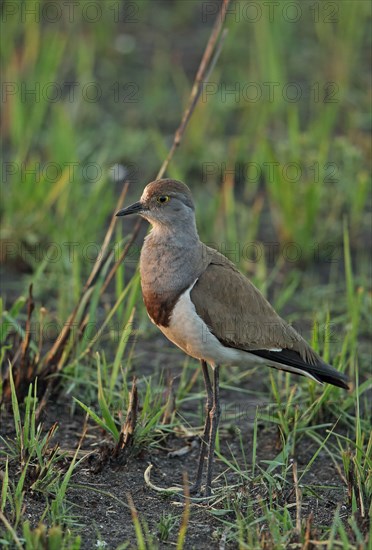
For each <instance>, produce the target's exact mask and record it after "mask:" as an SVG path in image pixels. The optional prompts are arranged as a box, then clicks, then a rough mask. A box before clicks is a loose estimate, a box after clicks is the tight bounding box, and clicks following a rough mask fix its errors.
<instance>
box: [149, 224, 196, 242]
mask: <svg viewBox="0 0 372 550" xmlns="http://www.w3.org/2000/svg"><path fill="white" fill-rule="evenodd" d="M147 238H148V239H149V240H150V241H152V242H154V243H155V242H159V243H160V242H162V241H165V242H169V240H171V241H172V242H174V244H176V243H177V244H178V245H179V246H188V245H191V244H194V245H195V243H198V242H199V235H198V230H197V229H196V223H195V219H193V220H190V221H189V222H188V223H180V224H170V225H167V224H162V223H156V224H154V225H153V226H152V229H151V232H150V234H149V236H148V237H147Z"/></svg>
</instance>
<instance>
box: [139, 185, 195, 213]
mask: <svg viewBox="0 0 372 550" xmlns="http://www.w3.org/2000/svg"><path fill="white" fill-rule="evenodd" d="M159 195H169V196H171V197H177V198H178V199H179V200H182V202H184V203H185V204H186V205H187V206H189V207H190V208H192V209H193V210H194V201H193V199H192V195H191V191H190V189H189V188H188V187H187V185H186V184H185V183H183V182H182V181H178V180H173V179H171V178H164V179H160V180H155V181H152V182H150V183H149V184H148V185H146V187H145V189H144V192H143V195H142V198H143V199H144V200H145V201H148V200H150V199H151V198H152V197H154V196H159Z"/></svg>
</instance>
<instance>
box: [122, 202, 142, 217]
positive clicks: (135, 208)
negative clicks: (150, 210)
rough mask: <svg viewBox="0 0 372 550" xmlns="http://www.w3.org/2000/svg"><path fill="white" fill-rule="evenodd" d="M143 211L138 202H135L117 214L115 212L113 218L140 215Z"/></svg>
mask: <svg viewBox="0 0 372 550" xmlns="http://www.w3.org/2000/svg"><path fill="white" fill-rule="evenodd" d="M144 210H145V209H144V207H143V205H142V203H140V202H135V203H134V204H131V205H130V206H127V207H126V208H122V209H121V210H119V211H118V212H116V214H115V216H129V214H140V213H141V212H143V211H144Z"/></svg>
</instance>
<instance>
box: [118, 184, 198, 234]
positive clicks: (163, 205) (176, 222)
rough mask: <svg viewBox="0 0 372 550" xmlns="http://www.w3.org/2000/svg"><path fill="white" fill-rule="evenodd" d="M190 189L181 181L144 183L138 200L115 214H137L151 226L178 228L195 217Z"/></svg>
mask: <svg viewBox="0 0 372 550" xmlns="http://www.w3.org/2000/svg"><path fill="white" fill-rule="evenodd" d="M194 211H195V208H194V203H193V200H192V195H191V192H190V189H189V188H188V187H187V185H185V184H184V183H182V182H181V181H177V180H172V179H161V180H155V181H152V182H151V183H149V184H148V185H146V187H145V189H144V191H143V193H142V196H141V198H140V200H139V201H138V202H135V203H134V204H131V205H130V206H127V207H126V208H123V209H122V210H119V212H117V213H116V215H117V216H128V215H129V214H138V215H140V216H142V217H143V218H145V219H146V220H147V221H149V222H150V223H151V224H152V225H153V226H157V225H162V226H168V227H175V228H177V227H178V228H179V227H180V226H181V225H182V224H184V223H191V222H193V221H194V219H195V212H194Z"/></svg>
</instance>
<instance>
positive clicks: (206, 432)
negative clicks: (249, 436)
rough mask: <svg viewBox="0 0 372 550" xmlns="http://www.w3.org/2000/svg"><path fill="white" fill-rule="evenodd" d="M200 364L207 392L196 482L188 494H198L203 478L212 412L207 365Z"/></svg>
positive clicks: (211, 394) (203, 362) (211, 396)
mask: <svg viewBox="0 0 372 550" xmlns="http://www.w3.org/2000/svg"><path fill="white" fill-rule="evenodd" d="M200 363H201V366H202V371H203V377H204V384H205V389H206V391H207V401H206V403H205V411H206V417H205V423H204V430H203V435H202V437H201V443H200V454H199V463H198V472H197V474H196V480H195V483H194V485H192V486H191V487H190V493H198V492H199V490H200V486H201V481H202V476H203V466H204V458H205V451H206V448H207V441H208V439H209V432H210V426H211V419H210V412H211V410H212V403H213V391H212V384H211V380H210V378H209V373H208V365H207V363H206V362H205V361H204V359H201V361H200Z"/></svg>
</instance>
